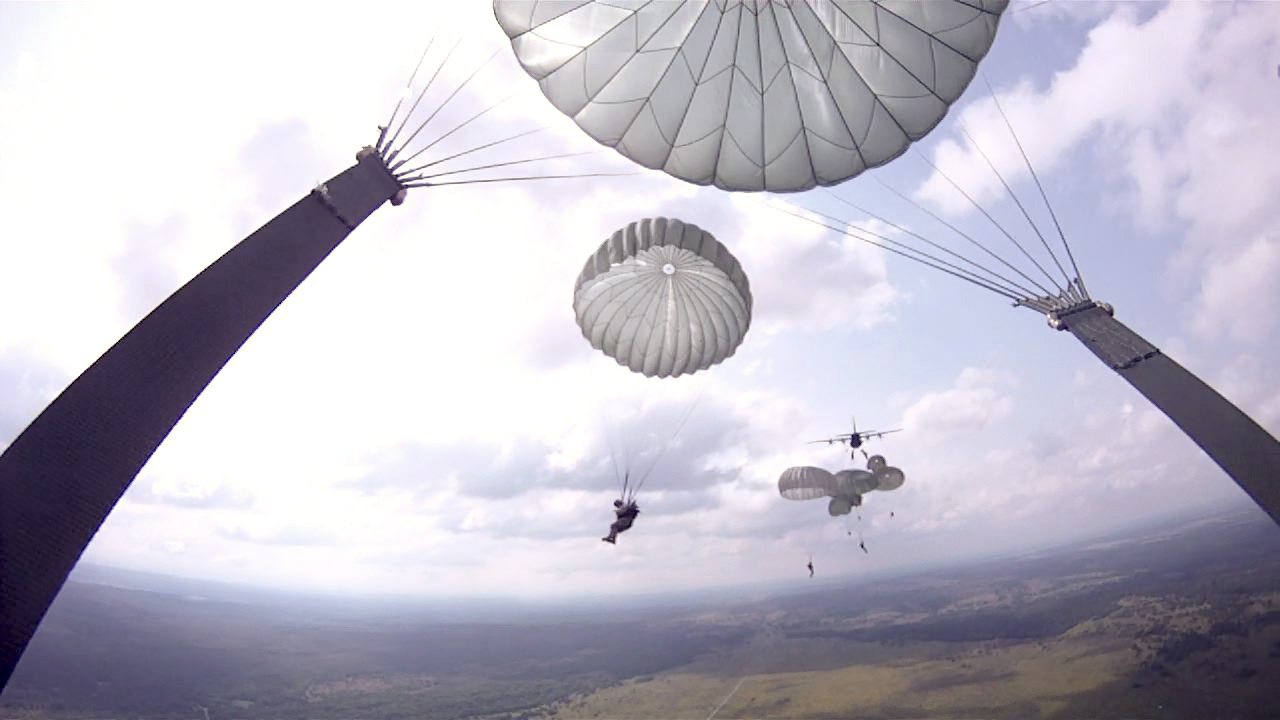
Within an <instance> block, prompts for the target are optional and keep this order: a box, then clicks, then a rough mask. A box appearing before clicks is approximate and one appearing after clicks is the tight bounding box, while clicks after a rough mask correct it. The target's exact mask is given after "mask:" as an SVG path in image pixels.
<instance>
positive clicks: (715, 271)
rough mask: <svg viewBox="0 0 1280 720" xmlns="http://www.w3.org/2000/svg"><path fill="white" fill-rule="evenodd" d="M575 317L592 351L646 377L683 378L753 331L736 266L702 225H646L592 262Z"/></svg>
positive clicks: (608, 244)
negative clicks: (749, 328) (600, 353)
mask: <svg viewBox="0 0 1280 720" xmlns="http://www.w3.org/2000/svg"><path fill="white" fill-rule="evenodd" d="M573 310H574V313H575V314H576V315H577V319H578V326H579V327H580V328H581V329H582V335H583V336H584V337H586V338H587V340H589V341H590V342H591V346H592V347H594V348H596V349H597V350H600V351H602V352H603V353H604V354H606V355H608V356H609V357H611V358H613V359H615V360H617V361H618V364H619V365H625V366H627V367H628V368H630V369H631V370H632V371H634V372H638V373H642V374H644V375H646V376H648V377H678V376H680V375H683V374H686V373H693V372H696V371H698V370H705V369H706V368H709V367H711V366H712V365H715V364H716V363H719V362H721V361H723V360H724V359H726V358H728V357H729V356H731V355H733V353H734V351H736V350H737V349H738V345H740V344H741V343H742V339H743V337H745V336H746V333H747V328H748V327H749V326H750V325H751V288H750V286H749V284H748V282H747V276H746V274H744V273H743V271H742V267H741V266H740V265H739V264H738V261H737V259H735V258H734V257H733V255H731V254H730V253H729V251H728V250H727V249H725V247H724V245H721V244H720V243H719V242H718V241H717V240H716V239H715V238H714V237H712V236H711V233H708V232H706V231H705V230H703V229H701V228H699V227H698V226H697V225H693V224H690V223H685V222H681V221H679V220H668V219H667V218H648V219H645V220H639V221H637V222H633V223H631V224H629V225H627V226H626V227H624V228H622V229H621V230H618V231H617V232H615V233H614V234H613V235H612V236H611V237H609V239H607V240H605V241H604V243H603V244H601V245H600V247H599V248H598V249H597V250H596V252H595V254H593V255H592V256H591V258H590V259H588V260H587V263H586V266H585V267H583V269H582V273H581V274H580V275H579V276H578V281H577V283H576V285H575V286H574V291H573Z"/></svg>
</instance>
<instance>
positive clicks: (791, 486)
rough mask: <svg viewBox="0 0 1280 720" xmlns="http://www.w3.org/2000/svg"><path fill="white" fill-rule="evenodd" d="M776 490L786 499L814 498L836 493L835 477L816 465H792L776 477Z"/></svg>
mask: <svg viewBox="0 0 1280 720" xmlns="http://www.w3.org/2000/svg"><path fill="white" fill-rule="evenodd" d="M778 492H779V493H780V494H781V495H782V497H784V498H786V499H788V500H814V499H817V498H820V497H828V496H831V495H836V494H838V488H837V485H836V478H835V476H834V475H832V474H831V473H829V472H827V471H826V470H823V469H822V468H816V467H808V466H806V467H792V468H787V469H786V470H783V471H782V476H781V477H779V478H778Z"/></svg>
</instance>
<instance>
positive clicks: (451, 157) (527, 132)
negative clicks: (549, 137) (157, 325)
mask: <svg viewBox="0 0 1280 720" xmlns="http://www.w3.org/2000/svg"><path fill="white" fill-rule="evenodd" d="M544 130H546V128H534V129H532V130H525V131H524V132H518V133H516V134H515V135H509V136H507V137H504V138H502V139H501V140H494V141H493V142H487V143H485V144H483V145H477V146H476V147H473V148H471V149H470V150H463V151H461V152H456V153H454V154H452V155H448V156H446V157H442V158H440V159H439V160H432V161H431V162H429V163H423V164H422V165H418V166H417V167H412V168H409V169H408V170H405V171H404V172H405V174H408V173H416V172H422V171H423V170H426V169H427V168H429V167H432V166H433V165H439V164H440V163H445V162H449V161H450V160H456V159H458V158H460V157H463V156H465V155H470V154H471V153H474V152H480V151H481V150H487V149H488V148H491V147H493V146H495V145H501V144H502V143H505V142H511V141H512V140H519V139H520V138H522V137H525V136H526V135H533V134H535V133H540V132H543V131H544Z"/></svg>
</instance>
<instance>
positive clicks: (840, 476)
mask: <svg viewBox="0 0 1280 720" xmlns="http://www.w3.org/2000/svg"><path fill="white" fill-rule="evenodd" d="M836 487H838V488H839V489H840V492H841V493H844V494H853V495H865V494H866V493H869V492H871V491H872V490H875V489H876V488H878V487H879V485H878V484H877V478H876V476H875V475H872V474H871V473H869V472H867V471H866V470H841V471H840V472H838V473H836Z"/></svg>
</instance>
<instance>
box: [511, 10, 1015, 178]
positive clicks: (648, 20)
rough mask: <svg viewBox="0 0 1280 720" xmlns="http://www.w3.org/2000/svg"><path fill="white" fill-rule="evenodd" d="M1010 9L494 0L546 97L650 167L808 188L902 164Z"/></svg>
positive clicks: (967, 76) (690, 175) (969, 74)
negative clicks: (904, 154) (901, 158)
mask: <svg viewBox="0 0 1280 720" xmlns="http://www.w3.org/2000/svg"><path fill="white" fill-rule="evenodd" d="M1007 5H1008V0H877V1H875V2H867V1H866V0H809V1H808V2H793V3H781V2H765V1H764V0H710V1H707V0H703V1H701V2H695V1H691V2H617V1H616V0H614V1H608V0H598V1H597V0H558V1H549V0H548V1H543V0H533V1H531V0H494V4H493V7H494V15H495V16H496V17H497V20H498V23H499V24H500V25H501V26H502V29H503V31H505V32H506V34H507V36H508V37H509V38H511V47H512V50H514V52H515V56H516V58H517V59H518V60H519V61H520V64H521V65H522V66H524V69H525V70H526V71H527V72H528V73H529V74H530V75H531V76H533V78H534V79H536V80H537V81H538V83H539V85H540V86H541V88H542V92H543V94H545V95H546V96H547V98H548V99H549V100H550V101H551V103H552V104H553V105H555V107H556V108H557V109H559V110H560V111H561V112H563V113H565V114H566V115H568V116H570V117H572V118H573V120H574V122H576V123H577V124H578V126H579V127H581V128H582V129H583V130H585V131H586V132H587V134H589V135H590V136H591V137H593V138H595V139H596V140H597V141H598V142H600V143H602V144H604V145H607V146H609V147H612V148H614V149H616V150H617V151H618V152H620V153H622V154H623V155H625V156H626V157H628V158H630V159H632V160H634V161H635V162H637V163H639V164H641V165H643V166H645V167H649V168H655V169H661V170H663V171H665V172H667V173H669V174H671V175H674V176H675V177H678V178H680V179H681V180H687V181H689V182H692V183H697V184H699V185H710V184H714V185H715V186H716V187H720V188H723V189H726V190H768V191H771V192H796V191H801V190H807V189H809V188H812V187H814V186H815V185H834V184H836V183H839V182H842V181H844V180H847V179H849V178H851V177H854V176H855V175H858V174H859V173H861V172H862V171H863V170H866V169H867V168H872V167H876V166H878V165H883V164H884V163H887V162H889V161H890V160H892V159H893V158H895V157H897V156H898V155H900V154H901V153H902V152H903V151H904V150H906V148H907V146H909V145H910V144H911V143H912V142H914V141H916V140H919V139H920V138H922V137H924V136H925V135H926V134H927V133H928V132H929V131H930V130H932V129H933V128H934V126H936V125H937V124H938V122H939V121H940V120H941V119H942V117H943V116H944V115H946V113H947V110H948V108H949V107H950V106H951V104H952V103H953V102H955V101H956V99H957V98H959V97H960V94H961V93H963V92H964V89H965V88H966V87H967V86H968V84H969V81H970V80H972V79H973V75H974V72H975V71H976V70H977V66H978V62H979V61H980V60H981V59H982V58H983V56H984V55H986V53H987V51H988V50H989V49H990V48H991V43H992V41H993V40H994V39H995V34H996V29H997V26H998V25H999V22H1000V14H1001V13H1002V12H1004V9H1005V7H1006V6H1007Z"/></svg>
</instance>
